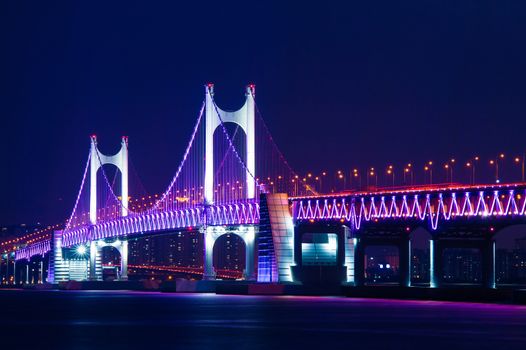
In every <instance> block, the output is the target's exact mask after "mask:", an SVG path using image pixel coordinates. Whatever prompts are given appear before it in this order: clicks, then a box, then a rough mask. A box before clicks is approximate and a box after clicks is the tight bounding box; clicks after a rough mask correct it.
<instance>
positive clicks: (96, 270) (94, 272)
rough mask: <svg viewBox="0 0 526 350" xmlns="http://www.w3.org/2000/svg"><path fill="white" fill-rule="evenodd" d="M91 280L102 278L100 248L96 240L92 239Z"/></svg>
mask: <svg viewBox="0 0 526 350" xmlns="http://www.w3.org/2000/svg"><path fill="white" fill-rule="evenodd" d="M88 279H89V280H90V281H101V280H102V266H101V260H100V248H99V247H98V246H97V242H96V241H91V242H90V245H89V278H88Z"/></svg>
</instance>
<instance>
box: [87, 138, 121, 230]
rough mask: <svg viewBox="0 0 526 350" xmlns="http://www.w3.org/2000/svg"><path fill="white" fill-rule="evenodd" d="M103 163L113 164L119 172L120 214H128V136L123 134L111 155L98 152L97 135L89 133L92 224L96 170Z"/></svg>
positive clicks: (94, 219)
mask: <svg viewBox="0 0 526 350" xmlns="http://www.w3.org/2000/svg"><path fill="white" fill-rule="evenodd" d="M105 164H113V165H115V166H116V167H117V168H118V169H119V171H120V172H121V197H122V198H121V204H122V205H121V215H122V216H127V215H128V137H126V136H123V137H122V141H121V149H120V150H119V152H118V153H117V154H115V155H113V156H107V155H104V154H102V153H100V152H99V149H98V148H97V137H96V136H95V135H91V163H90V205H89V209H90V210H89V216H90V222H91V224H92V225H95V224H96V223H97V171H98V170H99V169H100V168H101V167H102V166H103V165H105Z"/></svg>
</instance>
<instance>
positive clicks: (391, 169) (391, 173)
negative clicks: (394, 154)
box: [387, 165, 395, 187]
mask: <svg viewBox="0 0 526 350" xmlns="http://www.w3.org/2000/svg"><path fill="white" fill-rule="evenodd" d="M387 175H391V177H392V185H393V187H394V185H395V173H394V169H393V166H392V165H389V167H387Z"/></svg>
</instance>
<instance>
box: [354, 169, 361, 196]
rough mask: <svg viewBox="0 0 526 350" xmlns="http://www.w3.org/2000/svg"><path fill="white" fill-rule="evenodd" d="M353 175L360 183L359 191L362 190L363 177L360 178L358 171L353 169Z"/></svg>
mask: <svg viewBox="0 0 526 350" xmlns="http://www.w3.org/2000/svg"><path fill="white" fill-rule="evenodd" d="M352 173H353V175H352V176H353V177H354V178H355V179H356V180H357V181H358V187H357V190H358V191H359V190H360V189H361V188H362V177H361V176H360V173H359V172H358V169H353V171H352Z"/></svg>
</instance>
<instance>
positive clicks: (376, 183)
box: [367, 168, 378, 188]
mask: <svg viewBox="0 0 526 350" xmlns="http://www.w3.org/2000/svg"><path fill="white" fill-rule="evenodd" d="M369 175H370V176H371V177H374V187H375V188H377V187H378V174H376V172H375V171H374V168H371V171H370V172H369ZM367 187H369V176H367Z"/></svg>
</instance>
